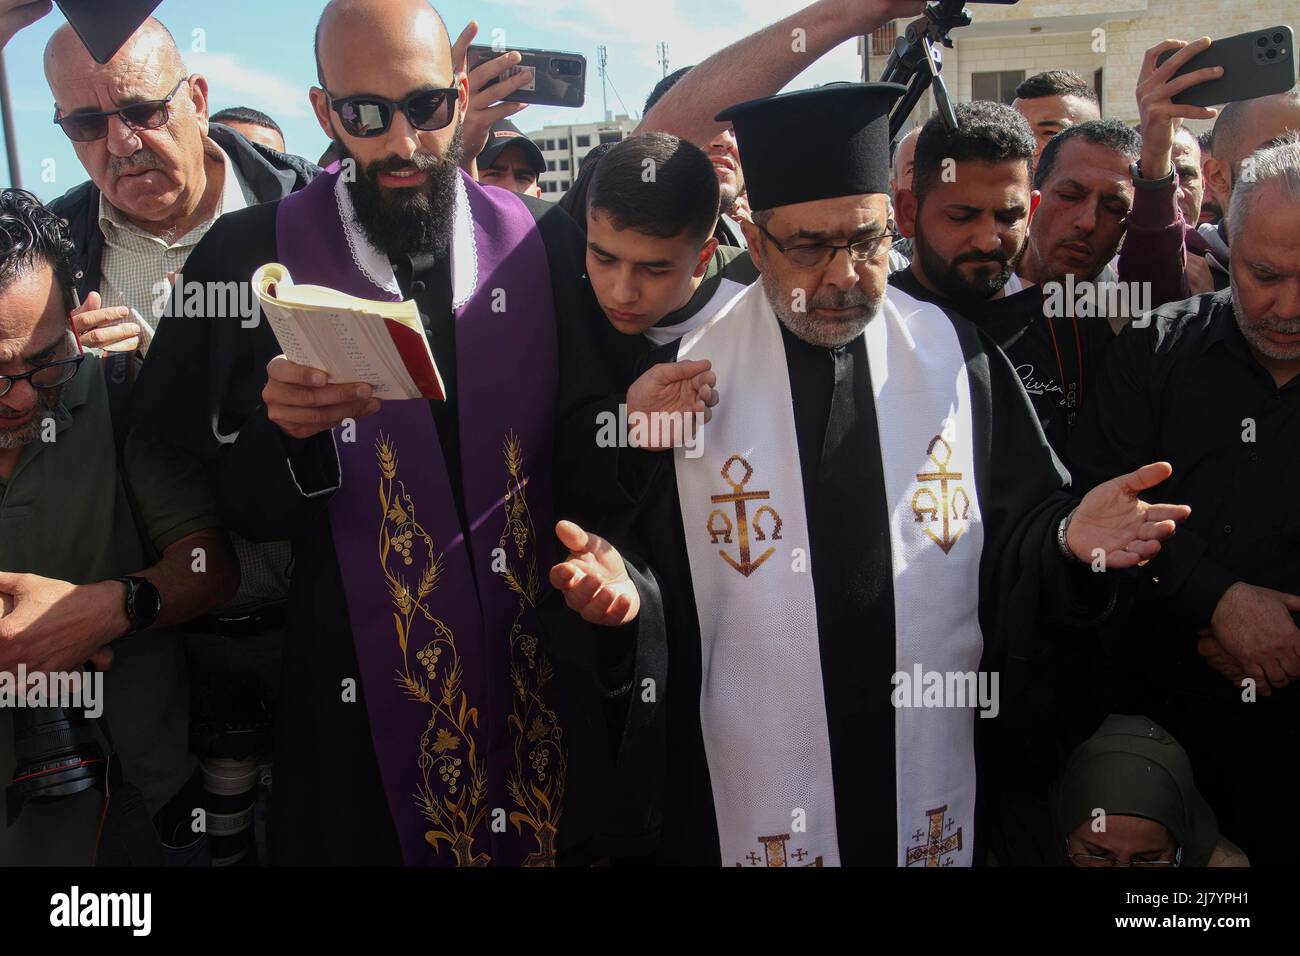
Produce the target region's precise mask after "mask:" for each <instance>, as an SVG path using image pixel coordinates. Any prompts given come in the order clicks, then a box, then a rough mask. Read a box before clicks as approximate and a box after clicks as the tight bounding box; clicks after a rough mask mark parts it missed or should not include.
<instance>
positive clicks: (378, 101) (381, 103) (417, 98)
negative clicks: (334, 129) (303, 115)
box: [325, 87, 460, 138]
mask: <svg viewBox="0 0 1300 956" xmlns="http://www.w3.org/2000/svg"><path fill="white" fill-rule="evenodd" d="M459 94H460V91H459V90H457V89H456V88H455V87H450V88H449V89H437V90H421V91H420V92H418V93H412V94H411V95H410V96H408V97H407V98H406V99H404V100H402V101H401V102H400V103H395V102H394V101H392V100H386V99H384V98H383V97H382V96H369V95H366V94H362V95H360V96H345V97H343V98H341V99H335V98H334V97H333V96H332V95H331V94H330V92H329V90H326V91H325V98H326V99H327V100H328V101H329V104H330V109H332V110H333V111H334V112H335V113H338V114H339V122H340V123H342V124H343V129H344V131H346V132H347V134H348V135H349V136H357V137H360V138H366V137H370V136H382V135H383V134H384V133H386V132H388V127H389V126H390V125H392V122H393V116H394V115H396V113H397V111H398V110H401V112H402V113H403V114H404V115H405V116H406V121H407V122H408V123H410V124H411V125H412V126H413V127H415V128H416V129H419V130H424V131H426V132H428V131H431V130H435V129H442V128H443V127H444V126H446V125H447V124H448V123H450V122H451V118H452V117H453V116H454V115H455V114H456V98H457V97H458V96H459Z"/></svg>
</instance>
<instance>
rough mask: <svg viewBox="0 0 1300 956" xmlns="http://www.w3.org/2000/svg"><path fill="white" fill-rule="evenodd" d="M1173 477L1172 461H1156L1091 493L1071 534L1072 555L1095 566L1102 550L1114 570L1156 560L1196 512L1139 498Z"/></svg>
mask: <svg viewBox="0 0 1300 956" xmlns="http://www.w3.org/2000/svg"><path fill="white" fill-rule="evenodd" d="M1173 473H1174V469H1173V466H1172V465H1170V464H1169V462H1167V461H1157V462H1153V463H1152V464H1150V465H1143V466H1142V467H1141V468H1139V469H1138V470H1137V471H1133V472H1129V473H1128V474H1127V475H1120V476H1119V477H1118V478H1112V479H1111V480H1110V481H1107V482H1105V483H1104V484H1100V485H1098V486H1097V487H1096V488H1094V489H1092V491H1090V492H1088V494H1087V495H1085V496H1084V498H1083V500H1082V501H1081V502H1079V507H1078V508H1076V509H1075V512H1074V517H1073V518H1072V519H1071V520H1070V527H1069V528H1068V529H1067V531H1066V536H1065V543H1066V544H1067V545H1068V546H1069V548H1070V552H1071V553H1072V554H1073V555H1074V556H1075V557H1076V558H1078V559H1079V560H1080V561H1085V562H1091V561H1092V560H1093V558H1094V555H1095V553H1096V552H1097V551H1098V550H1101V551H1103V552H1104V553H1105V555H1106V566H1107V567H1111V568H1131V567H1133V566H1134V565H1136V564H1140V563H1141V562H1143V561H1149V560H1151V559H1152V558H1154V557H1155V556H1156V555H1157V554H1159V553H1160V542H1161V541H1164V540H1165V539H1167V538H1168V537H1170V536H1171V535H1172V534H1173V533H1174V531H1176V530H1177V528H1178V522H1180V521H1186V520H1187V518H1188V516H1189V515H1191V513H1192V509H1191V508H1189V507H1188V506H1187V505H1164V504H1161V505H1151V504H1147V503H1146V502H1145V501H1143V500H1142V499H1141V498H1139V497H1138V495H1140V494H1141V493H1142V492H1144V491H1146V490H1147V489H1148V488H1154V487H1155V486H1156V485H1158V484H1160V483H1161V482H1162V481H1164V480H1165V479H1167V478H1168V477H1169V476H1170V475H1172V474H1173Z"/></svg>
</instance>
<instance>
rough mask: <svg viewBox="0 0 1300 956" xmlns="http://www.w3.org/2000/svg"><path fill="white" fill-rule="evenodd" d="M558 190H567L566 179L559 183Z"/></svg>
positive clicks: (567, 182) (567, 183)
mask: <svg viewBox="0 0 1300 956" xmlns="http://www.w3.org/2000/svg"><path fill="white" fill-rule="evenodd" d="M560 188H561V189H568V188H569V181H568V180H567V179H566V180H564V181H563V182H562V183H560Z"/></svg>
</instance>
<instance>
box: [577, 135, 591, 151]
mask: <svg viewBox="0 0 1300 956" xmlns="http://www.w3.org/2000/svg"><path fill="white" fill-rule="evenodd" d="M590 145H591V137H590V136H579V137H578V148H579V149H582V148H583V147H584V146H590Z"/></svg>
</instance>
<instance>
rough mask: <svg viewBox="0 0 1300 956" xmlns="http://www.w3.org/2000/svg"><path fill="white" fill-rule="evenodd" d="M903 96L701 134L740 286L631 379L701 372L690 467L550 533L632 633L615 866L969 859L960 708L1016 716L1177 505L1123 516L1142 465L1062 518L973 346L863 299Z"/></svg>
mask: <svg viewBox="0 0 1300 956" xmlns="http://www.w3.org/2000/svg"><path fill="white" fill-rule="evenodd" d="M903 92H904V88H903V87H901V86H897V85H894V84H883V83H876V84H835V85H832V86H828V87H822V88H819V89H815V90H810V91H805V92H798V93H790V94H783V95H777V96H772V97H768V98H765V99H761V100H755V101H752V102H748V103H744V104H741V105H739V106H734V107H732V108H730V109H728V110H726V111H725V112H723V113H722V114H721V115H719V116H718V120H719V121H730V122H731V123H732V124H733V125H734V127H735V130H736V136H737V139H738V140H739V143H740V149H741V152H742V155H744V157H745V171H746V176H747V179H748V182H749V195H750V202H751V204H752V207H753V209H754V210H755V216H754V222H753V223H746V224H745V231H746V235H747V238H748V240H749V248H750V251H751V254H752V255H753V257H754V262H755V264H756V265H757V266H758V268H759V269H760V271H761V272H762V282H761V283H757V284H755V285H754V286H752V287H751V288H750V289H749V290H748V292H746V293H745V294H743V295H741V296H739V297H738V298H737V299H736V300H735V301H734V302H733V303H732V304H731V305H730V306H728V307H727V308H726V309H724V310H723V311H722V312H721V313H720V314H719V315H718V316H717V317H716V318H714V319H713V320H712V321H711V322H710V323H709V324H707V325H705V326H704V327H702V328H700V329H698V330H696V331H695V332H693V333H692V334H691V335H689V336H687V337H685V338H684V339H682V340H681V341H680V342H677V343H673V344H671V345H669V346H665V347H664V348H662V349H660V350H659V351H657V352H656V353H652V355H651V360H652V361H662V362H671V361H674V360H679V361H681V360H696V361H700V360H703V361H706V362H708V363H711V366H712V369H713V371H714V372H715V373H716V376H717V389H718V393H719V395H720V399H721V400H720V403H719V404H717V406H716V407H715V408H714V409H713V415H712V419H711V421H710V422H709V423H708V424H706V425H703V426H702V427H703V431H702V433H701V436H700V437H701V438H702V441H701V442H693V443H691V445H692V447H690V448H687V447H677V448H675V449H662V450H652V449H650V448H647V447H642V448H640V449H635V450H630V451H628V450H625V451H623V452H622V453H621V454H622V455H623V457H624V460H623V461H621V462H620V475H621V480H622V481H624V482H625V483H626V484H627V485H628V491H629V492H631V493H633V495H634V497H637V498H638V505H637V509H636V520H635V521H634V522H633V530H632V531H631V532H630V533H629V535H628V536H627V537H626V539H625V540H624V539H619V540H615V541H613V542H612V544H611V543H607V542H605V541H603V540H601V539H598V538H595V537H594V536H592V537H588V536H587V535H586V534H585V532H583V531H582V530H581V529H579V528H576V527H574V526H572V525H569V526H568V527H564V528H562V529H561V536H562V538H563V539H565V541H566V543H567V544H569V545H570V547H571V549H572V550H573V553H572V554H571V556H570V557H569V559H568V560H567V561H565V562H563V563H561V564H558V565H556V566H555V567H554V568H553V569H552V572H551V579H552V582H553V583H554V584H555V585H556V587H558V588H560V589H561V590H562V591H563V592H564V593H565V597H566V601H567V602H568V603H569V606H570V607H571V608H573V609H574V610H576V611H579V612H580V613H581V614H582V615H583V616H584V617H586V618H587V619H588V620H591V621H594V622H598V623H608V624H620V623H624V622H626V621H628V620H631V619H633V618H636V617H638V616H639V626H638V627H637V628H635V632H636V633H635V636H634V637H633V636H631V634H630V632H631V631H632V630H633V629H631V628H624V629H616V630H609V631H605V632H602V637H603V638H604V640H605V641H607V642H608V644H607V646H606V647H605V648H604V649H603V650H604V651H605V654H604V655H603V657H604V661H605V664H606V665H608V672H607V673H606V674H604V675H603V676H604V678H605V680H606V682H607V685H608V687H609V693H610V696H611V697H614V698H619V697H621V698H622V701H623V702H624V703H625V704H626V706H625V708H623V714H625V717H626V721H625V724H624V726H623V727H622V728H621V729H620V734H621V741H622V742H621V751H620V754H619V760H620V762H621V766H620V773H621V774H622V776H621V780H620V784H621V787H622V789H621V791H620V796H621V799H622V800H623V801H624V807H623V809H624V817H623V819H624V820H627V821H635V823H636V825H637V826H638V827H639V832H640V833H643V834H644V833H650V834H653V836H652V837H651V838H649V839H647V840H645V841H644V842H643V843H642V844H641V845H640V846H638V847H636V848H635V849H631V848H629V850H628V853H629V855H635V856H637V857H638V858H639V859H642V860H646V859H650V860H654V861H658V862H663V863H677V864H682V863H685V864H703V865H709V864H712V865H718V864H722V865H725V866H834V865H881V866H895V865H897V866H912V865H915V866H949V865H970V864H972V863H976V862H982V861H983V859H984V856H985V853H984V850H985V833H984V832H983V828H982V824H983V821H984V818H985V816H986V807H985V802H986V800H987V796H988V793H987V782H988V781H987V779H986V776H987V774H988V773H990V772H991V771H990V767H989V766H987V761H984V760H981V759H980V758H981V755H982V754H983V753H984V752H985V746H986V743H987V736H988V728H989V727H990V726H992V725H996V724H997V723H998V721H996V720H982V719H978V718H977V716H976V715H977V713H978V714H979V715H980V716H982V717H996V715H997V714H998V713H999V712H1000V709H1001V707H1002V698H1006V700H1007V701H1010V699H1011V697H1012V696H1013V695H1014V691H1015V688H1014V686H1013V685H1014V684H1015V683H1016V676H1017V674H1016V668H1015V666H1014V665H1015V664H1016V662H1017V661H1019V660H1021V659H1022V658H1023V656H1024V654H1025V653H1026V646H1025V645H1026V644H1027V642H1028V641H1029V640H1030V635H1033V634H1035V633H1037V632H1038V631H1039V629H1040V628H1041V627H1042V625H1044V624H1050V623H1051V622H1053V621H1062V622H1066V621H1068V622H1072V623H1077V622H1080V621H1086V620H1089V619H1095V618H1097V617H1100V616H1101V615H1103V614H1104V613H1105V612H1106V610H1107V609H1108V605H1109V604H1110V602H1111V598H1112V594H1113V588H1112V587H1111V580H1112V578H1113V575H1107V574H1104V573H1096V572H1099V571H1102V570H1104V569H1118V568H1126V567H1131V566H1133V565H1136V564H1137V563H1139V562H1142V561H1145V560H1147V559H1150V558H1151V557H1153V556H1154V555H1155V554H1156V553H1157V552H1158V551H1159V550H1160V542H1161V541H1162V540H1163V539H1165V538H1167V537H1168V536H1169V535H1171V534H1173V533H1174V530H1175V527H1176V524H1177V522H1179V521H1181V520H1183V519H1185V518H1186V517H1187V515H1188V514H1189V513H1190V512H1189V509H1188V508H1186V507H1183V506H1179V505H1168V504H1155V505H1151V504H1147V503H1145V502H1143V501H1142V500H1140V498H1139V497H1138V496H1139V494H1141V493H1142V492H1144V491H1146V490H1147V489H1149V488H1152V487H1154V486H1155V485H1157V484H1159V483H1160V482H1161V481H1163V480H1164V479H1165V478H1167V477H1168V476H1169V474H1170V467H1169V465H1168V464H1166V463H1156V464H1150V465H1147V466H1145V467H1143V468H1140V469H1138V470H1137V471H1135V472H1133V473H1131V474H1127V475H1122V476H1120V477H1118V478H1115V479H1113V480H1111V481H1109V482H1107V483H1105V484H1103V485H1101V486H1099V487H1098V488H1096V489H1095V490H1094V491H1093V492H1091V493H1090V494H1089V495H1088V496H1087V497H1086V498H1084V499H1083V500H1082V501H1079V500H1077V499H1075V498H1073V497H1071V496H1070V495H1069V494H1068V493H1067V492H1066V491H1065V490H1064V489H1065V488H1066V485H1067V483H1068V475H1067V473H1066V472H1065V470H1064V469H1063V468H1062V467H1061V465H1060V463H1059V462H1058V460H1057V459H1056V457H1055V456H1054V455H1053V453H1052V450H1051V448H1050V447H1049V446H1048V444H1047V441H1046V440H1045V439H1044V437H1043V432H1042V429H1041V428H1040V427H1039V424H1038V420H1037V419H1036V418H1035V416H1034V413H1033V409H1032V408H1031V407H1030V405H1029V402H1028V399H1027V398H1026V396H1025V393H1024V390H1023V389H1022V387H1021V385H1020V381H1019V379H1018V378H1017V376H1016V374H1015V372H1014V370H1013V369H1012V367H1011V365H1010V364H1009V363H1008V361H1007V359H1006V358H1005V357H1004V356H1003V354H1002V353H1001V352H1000V351H999V350H998V348H997V346H996V345H995V344H994V343H993V341H992V340H991V339H989V338H988V337H987V336H986V335H985V334H984V333H983V332H981V331H980V330H979V329H978V328H977V327H976V326H974V325H972V324H971V323H969V322H967V321H966V320H964V319H962V318H960V317H957V316H955V315H951V314H949V313H947V312H945V311H944V310H942V309H941V308H939V307H937V306H935V305H932V304H929V303H924V302H919V301H917V300H916V299H913V298H911V297H910V296H908V295H906V294H905V293H902V292H900V291H899V290H898V289H896V288H890V287H889V286H888V285H887V283H886V275H887V270H888V265H887V263H888V253H889V248H890V242H891V240H892V238H893V234H894V222H893V214H892V209H891V206H890V201H889V195H888V193H889V149H888V112H889V109H890V107H891V106H892V105H893V103H894V101H895V100H896V99H897V98H898V97H899V96H900V95H901V94H902V93H903ZM812 156H815V157H817V161H816V162H815V163H810V162H809V161H808V158H809V157H812ZM701 449H702V453H701ZM688 452H689V454H688ZM579 544H580V545H581V546H580V547H575V545H579ZM620 547H621V548H622V549H623V550H625V551H626V552H628V553H629V556H630V555H632V554H635V555H636V556H637V558H638V560H636V561H633V560H631V558H630V557H629V563H630V564H633V565H634V566H638V565H640V563H641V560H644V561H645V562H646V563H647V564H648V565H649V567H650V569H651V571H652V573H653V578H654V582H653V586H647V585H646V584H645V582H644V579H642V578H640V577H638V580H640V581H642V587H641V588H640V590H638V587H637V585H636V584H635V583H634V582H633V580H632V578H631V577H629V575H628V572H627V570H626V568H625V567H624V564H623V561H622V558H621V557H620V555H619V552H618V551H617V550H616V549H617V548H620ZM620 642H621V643H620ZM620 719H622V715H620ZM977 780H978V783H979V786H978V788H977ZM629 825H630V824H629Z"/></svg>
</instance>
